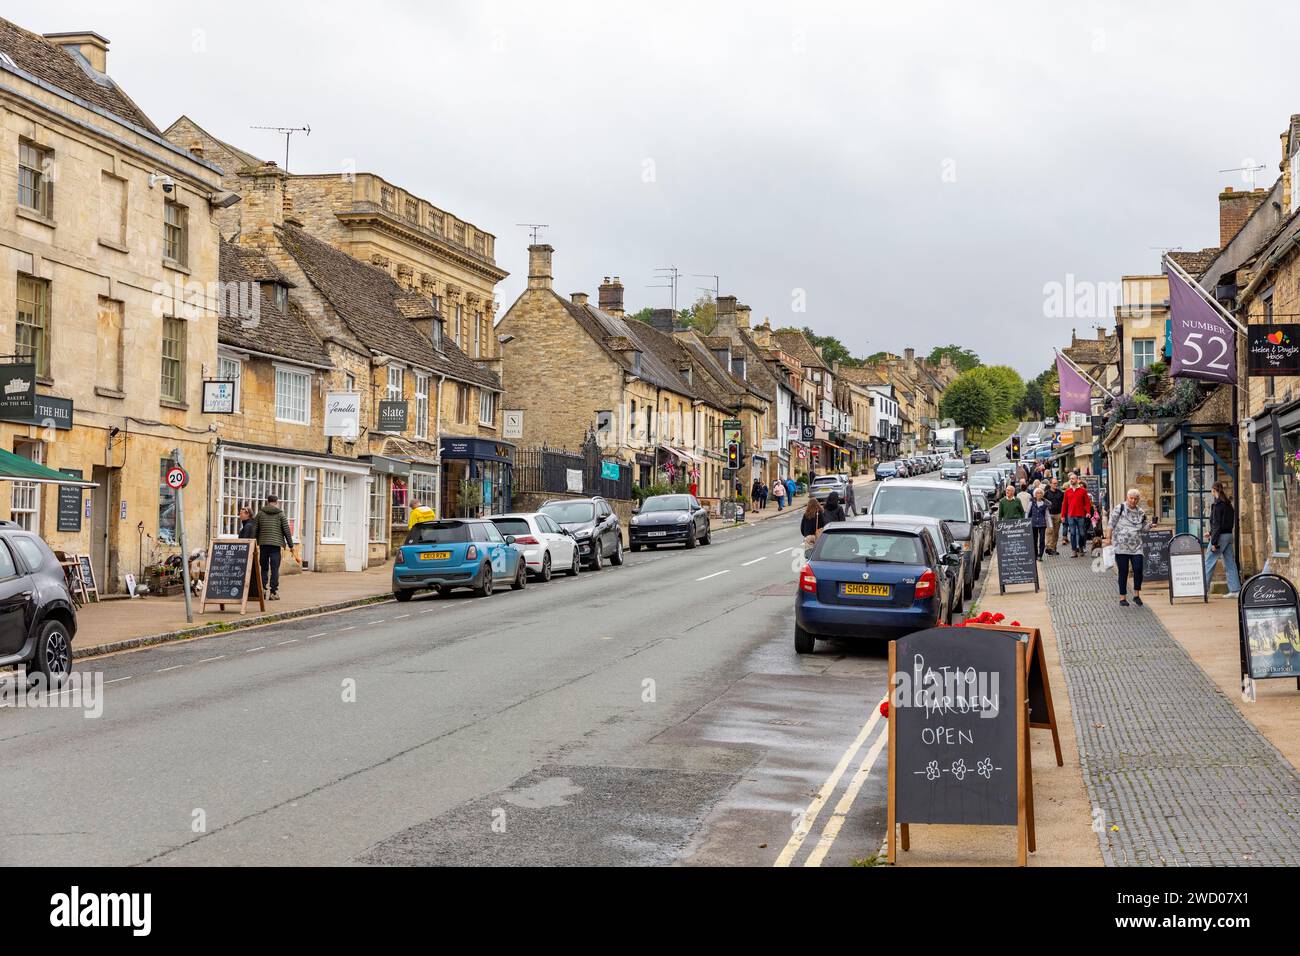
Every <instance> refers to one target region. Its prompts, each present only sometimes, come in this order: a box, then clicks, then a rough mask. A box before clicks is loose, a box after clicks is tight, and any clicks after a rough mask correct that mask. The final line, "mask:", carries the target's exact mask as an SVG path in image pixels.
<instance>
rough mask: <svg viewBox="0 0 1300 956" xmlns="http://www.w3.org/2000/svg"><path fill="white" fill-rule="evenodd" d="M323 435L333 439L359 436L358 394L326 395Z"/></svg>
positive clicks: (359, 397)
mask: <svg viewBox="0 0 1300 956" xmlns="http://www.w3.org/2000/svg"><path fill="white" fill-rule="evenodd" d="M325 434H326V435H328V436H331V437H335V438H356V437H357V436H359V435H360V434H361V393H360V392H329V393H327V394H326V396H325Z"/></svg>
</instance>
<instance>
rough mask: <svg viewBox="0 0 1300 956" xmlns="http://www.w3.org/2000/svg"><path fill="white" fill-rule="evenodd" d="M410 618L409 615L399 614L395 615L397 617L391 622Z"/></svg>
mask: <svg viewBox="0 0 1300 956" xmlns="http://www.w3.org/2000/svg"><path fill="white" fill-rule="evenodd" d="M410 616H411V615H409V614H399V615H397V617H395V618H393V620H394V621H400V620H402V619H404V618H408V617H410Z"/></svg>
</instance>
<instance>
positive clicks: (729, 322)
mask: <svg viewBox="0 0 1300 956" xmlns="http://www.w3.org/2000/svg"><path fill="white" fill-rule="evenodd" d="M714 305H715V307H716V311H715V314H716V315H717V317H718V325H717V328H715V329H714V330H713V334H714V335H731V333H732V332H734V331H736V297H735V296H734V295H720V296H718V301H717V302H716V303H714Z"/></svg>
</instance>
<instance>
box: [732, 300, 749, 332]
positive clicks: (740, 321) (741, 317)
mask: <svg viewBox="0 0 1300 956" xmlns="http://www.w3.org/2000/svg"><path fill="white" fill-rule="evenodd" d="M751 311H752V310H751V309H750V307H749V306H747V305H737V306H736V328H738V329H748V328H749V314H750V312H751Z"/></svg>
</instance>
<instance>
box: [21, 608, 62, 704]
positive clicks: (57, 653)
mask: <svg viewBox="0 0 1300 956" xmlns="http://www.w3.org/2000/svg"><path fill="white" fill-rule="evenodd" d="M71 673H72V639H71V638H70V637H68V629H67V628H66V627H64V626H63V625H62V624H60V623H59V622H58V621H47V622H46V623H45V626H44V627H42V628H41V634H40V637H38V638H37V639H36V656H35V657H34V658H32V660H30V661H29V662H28V663H27V676H28V678H29V679H30V678H31V677H33V676H34V675H36V674H40V675H41V677H42V678H43V679H44V681H45V686H46V688H47V689H48V688H53V687H61V686H62V685H63V684H64V682H65V681H67V679H68V676H69V675H70V674H71Z"/></svg>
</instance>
